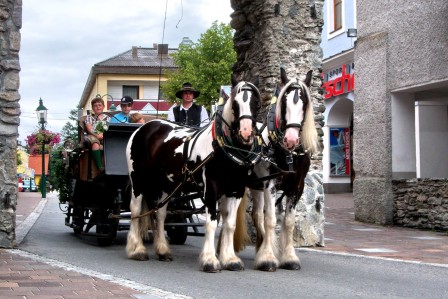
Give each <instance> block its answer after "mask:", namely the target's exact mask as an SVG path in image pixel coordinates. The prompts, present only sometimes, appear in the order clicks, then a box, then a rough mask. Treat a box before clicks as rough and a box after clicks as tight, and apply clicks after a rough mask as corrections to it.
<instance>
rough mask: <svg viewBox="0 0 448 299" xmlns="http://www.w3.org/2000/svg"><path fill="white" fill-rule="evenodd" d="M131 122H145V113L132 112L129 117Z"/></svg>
mask: <svg viewBox="0 0 448 299" xmlns="http://www.w3.org/2000/svg"><path fill="white" fill-rule="evenodd" d="M129 122H130V123H134V124H144V123H145V119H144V118H143V115H141V114H140V113H132V114H131V116H130V118H129Z"/></svg>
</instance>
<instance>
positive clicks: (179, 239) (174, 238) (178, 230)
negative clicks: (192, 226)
mask: <svg viewBox="0 0 448 299" xmlns="http://www.w3.org/2000/svg"><path fill="white" fill-rule="evenodd" d="M171 222H173V223H187V218H186V217H185V216H184V215H173V216H172V219H171ZM166 234H167V235H168V238H170V244H173V245H183V244H185V241H186V240H187V236H188V226H168V225H167V227H166Z"/></svg>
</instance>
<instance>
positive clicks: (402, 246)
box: [314, 193, 448, 267]
mask: <svg viewBox="0 0 448 299" xmlns="http://www.w3.org/2000/svg"><path fill="white" fill-rule="evenodd" d="M354 218H355V216H354V203H353V196H352V194H351V193H344V194H327V195H325V219H326V222H325V235H324V236H325V247H320V248H319V247H318V248H314V249H317V250H322V251H334V252H341V253H350V254H358V255H365V256H373V257H383V258H393V259H399V260H406V261H414V262H422V263H435V264H443V265H445V266H446V267H448V232H444V233H441V232H435V231H430V230H419V229H412V228H404V227H398V226H381V225H374V224H366V223H362V222H358V221H355V220H354Z"/></svg>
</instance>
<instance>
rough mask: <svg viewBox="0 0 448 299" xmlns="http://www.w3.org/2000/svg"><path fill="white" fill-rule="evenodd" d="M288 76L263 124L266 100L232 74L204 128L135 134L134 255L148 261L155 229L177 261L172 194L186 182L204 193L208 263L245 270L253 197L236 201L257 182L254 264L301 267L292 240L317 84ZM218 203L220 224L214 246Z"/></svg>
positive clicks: (157, 241) (157, 240) (162, 253)
mask: <svg viewBox="0 0 448 299" xmlns="http://www.w3.org/2000/svg"><path fill="white" fill-rule="evenodd" d="M280 73H281V75H280V77H281V80H280V83H281V84H279V85H280V86H279V88H278V90H277V92H276V94H278V99H277V97H274V98H273V101H272V103H271V106H270V108H269V109H270V110H269V113H268V117H267V124H266V125H264V124H257V123H256V121H255V118H254V117H255V116H256V115H257V113H258V109H259V108H260V106H261V105H260V93H259V91H258V88H257V86H256V83H250V82H245V81H242V82H236V80H234V78H232V90H231V93H230V95H229V96H228V98H227V99H226V100H223V99H222V98H221V99H220V102H221V103H220V105H219V106H218V111H217V112H216V113H215V117H214V119H213V120H212V121H211V122H210V124H209V125H208V126H206V127H205V128H203V129H201V130H199V131H198V130H195V129H192V128H188V127H185V126H180V125H177V124H174V123H171V122H168V121H163V120H154V121H150V122H148V123H146V124H145V125H143V126H142V127H140V128H139V129H138V130H136V131H135V132H134V134H133V135H132V136H131V138H130V140H129V143H128V146H127V148H126V155H127V159H128V168H129V175H130V179H131V183H132V199H131V204H130V209H131V217H132V221H131V227H130V230H129V233H128V237H127V245H126V252H127V255H128V257H129V258H130V259H135V260H148V258H149V257H148V253H147V249H146V248H145V246H144V244H143V239H145V238H147V237H148V229H149V228H151V229H152V231H153V238H154V245H153V246H154V250H155V253H156V255H157V256H158V258H159V260H165V261H171V260H172V255H171V251H170V248H169V245H168V241H167V239H166V237H165V231H164V222H165V218H166V215H167V204H166V202H167V201H166V200H165V199H167V198H170V195H171V194H173V193H175V192H176V191H177V190H178V189H179V187H180V186H181V189H182V190H183V191H187V192H188V188H201V189H202V190H203V191H204V201H205V217H206V220H205V238H204V245H203V248H202V252H201V254H200V259H199V260H200V261H199V263H200V269H201V270H202V271H204V272H219V271H221V269H226V270H232V271H238V270H243V269H244V264H243V262H242V260H241V259H240V258H239V257H238V256H237V255H236V253H235V252H237V251H239V250H241V249H243V248H244V246H245V245H246V244H247V239H248V234H247V230H246V227H245V226H244V225H241V224H244V223H245V220H242V219H243V218H241V216H242V215H245V208H242V207H245V204H242V205H241V207H240V209H238V207H239V206H240V202H241V200H242V198H243V195H244V194H245V190H246V187H250V189H251V193H252V196H253V213H252V218H253V220H254V221H253V222H254V224H255V226H256V231H257V243H256V252H257V253H256V257H255V268H256V269H258V270H263V271H275V270H276V269H277V268H278V267H280V268H284V269H291V270H293V269H294V270H298V269H300V260H299V258H298V257H297V255H296V254H295V251H294V246H293V229H294V224H295V210H294V208H295V206H296V204H297V202H298V200H299V199H300V196H301V195H302V192H303V189H304V180H305V176H306V174H307V172H308V170H309V167H310V154H311V153H313V152H315V151H316V150H317V146H318V145H317V144H318V141H317V139H318V138H317V131H316V127H315V124H314V115H313V101H312V99H311V97H310V91H309V87H310V83H311V76H312V72H311V71H309V72H308V74H307V75H306V78H305V80H299V79H293V80H289V79H288V78H287V75H286V72H285V71H284V70H283V69H281V72H280ZM260 157H262V158H261V159H260ZM277 174H279V176H277ZM257 178H258V180H257ZM276 187H277V188H278V189H280V190H283V192H284V194H285V195H286V210H285V216H284V218H283V223H282V228H281V233H280V238H279V239H280V246H278V245H277V238H276V235H275V231H274V230H275V224H276V217H275V202H276V194H275V189H276ZM245 200H247V196H244V198H243V201H245ZM218 203H219V215H220V217H221V218H222V228H221V235H220V239H219V242H218V248H215V239H214V237H215V231H216V228H217V226H218V211H217V205H218Z"/></svg>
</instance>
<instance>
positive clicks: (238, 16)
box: [230, 0, 325, 246]
mask: <svg viewBox="0 0 448 299" xmlns="http://www.w3.org/2000/svg"><path fill="white" fill-rule="evenodd" d="M230 2H231V5H232V8H233V9H234V12H233V13H232V15H231V17H232V20H231V23H230V25H231V26H232V28H233V29H235V30H236V31H235V35H234V43H235V49H236V52H237V62H236V64H235V65H234V67H233V71H234V73H235V74H236V75H237V76H239V79H244V80H248V81H250V80H252V79H253V78H256V77H257V76H258V77H259V80H260V86H259V88H260V92H261V96H262V100H263V107H266V106H267V105H268V104H269V102H270V99H271V97H272V94H273V92H274V90H275V87H276V85H277V82H278V79H279V74H280V71H279V67H280V66H282V67H284V68H285V70H286V72H287V74H288V77H289V78H296V77H302V76H304V75H305V74H306V72H307V71H308V70H310V69H312V70H313V81H312V86H311V93H312V97H313V99H314V112H315V121H316V125H317V128H318V133H319V136H321V137H322V135H323V132H322V130H321V128H322V127H323V125H324V119H323V115H322V112H324V111H325V106H324V105H323V101H322V94H321V89H320V86H321V85H322V82H321V77H320V73H321V71H322V70H321V64H322V50H321V48H320V41H321V38H320V35H321V31H322V25H323V18H322V7H323V2H324V1H323V0H296V1H294V0H284V1H277V0H231V1H230ZM302 78H303V77H302ZM265 111H266V110H263V109H262V112H261V113H260V115H259V121H262V119H263V118H264V117H265ZM321 146H323V145H322V140H321ZM321 160H322V152H320V153H318V154H317V155H315V156H313V162H312V166H311V171H313V172H321V171H322V163H321ZM317 177H318V176H317ZM315 181H316V176H315V175H311V174H308V176H307V184H306V187H305V191H304V195H303V196H302V199H301V201H300V204H298V206H297V210H298V211H297V220H298V222H297V227H296V235H295V240H296V243H297V244H299V245H304V246H312V245H323V223H324V217H323V208H322V209H320V207H321V204H323V188H322V179H320V180H317V185H316V182H315ZM309 183H310V184H311V185H310V184H309ZM317 189H319V190H321V193H320V194H319V195H318V196H317V195H316V190H317Z"/></svg>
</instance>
